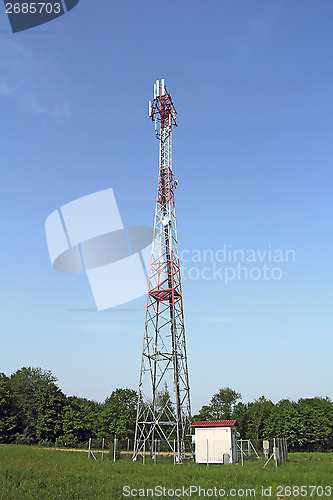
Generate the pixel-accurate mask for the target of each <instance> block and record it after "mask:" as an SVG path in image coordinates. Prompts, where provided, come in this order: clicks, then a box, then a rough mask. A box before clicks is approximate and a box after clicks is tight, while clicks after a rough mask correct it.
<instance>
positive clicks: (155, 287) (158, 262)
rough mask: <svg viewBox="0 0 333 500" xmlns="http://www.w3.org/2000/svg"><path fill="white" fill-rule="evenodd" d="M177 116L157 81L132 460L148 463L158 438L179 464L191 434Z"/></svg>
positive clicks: (151, 106) (151, 112) (151, 110)
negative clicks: (175, 154) (175, 164)
mask: <svg viewBox="0 0 333 500" xmlns="http://www.w3.org/2000/svg"><path fill="white" fill-rule="evenodd" d="M176 114H177V112H176V110H175V107H174V105H173V102H172V99H171V96H170V94H169V92H168V91H167V89H166V86H165V83H164V80H161V84H160V82H159V80H157V81H156V83H155V84H154V99H153V100H152V101H149V117H150V118H151V120H152V121H153V122H154V123H155V134H156V137H157V139H158V141H159V177H158V187H157V199H156V209H155V221H154V236H153V243H152V254H151V264H150V275H149V287H148V297H147V310H146V322H145V333H144V339H143V350H142V362H141V373H140V382H139V397H138V407H137V417H136V426H135V440H134V454H133V460H136V459H137V457H138V455H143V454H144V453H145V452H146V451H149V452H150V456H151V457H152V458H153V457H154V454H155V453H156V444H157V440H160V439H162V440H165V441H166V442H167V444H168V447H169V449H170V450H171V451H173V452H174V453H175V455H176V461H177V462H178V463H180V462H181V461H182V460H183V458H184V456H185V441H186V436H187V435H189V434H190V423H191V422H190V420H191V405H190V386H189V377H188V370H187V356H186V343H185V328H184V314H183V299H182V289H181V279H180V267H179V255H178V240H177V229H176V211H175V197H174V190H175V187H176V185H177V181H176V180H175V178H174V175H173V173H172V127H173V126H177V122H176Z"/></svg>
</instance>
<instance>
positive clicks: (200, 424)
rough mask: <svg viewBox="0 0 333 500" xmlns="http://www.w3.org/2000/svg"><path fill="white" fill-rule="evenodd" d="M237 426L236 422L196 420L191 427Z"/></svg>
mask: <svg viewBox="0 0 333 500" xmlns="http://www.w3.org/2000/svg"><path fill="white" fill-rule="evenodd" d="M235 425H238V422H237V420H204V421H200V420H196V421H195V422H193V424H192V425H191V427H234V426H235Z"/></svg>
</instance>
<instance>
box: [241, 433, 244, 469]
mask: <svg viewBox="0 0 333 500" xmlns="http://www.w3.org/2000/svg"><path fill="white" fill-rule="evenodd" d="M241 457H242V467H243V465H244V457H243V439H241Z"/></svg>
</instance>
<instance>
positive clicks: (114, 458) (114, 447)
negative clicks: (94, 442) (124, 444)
mask: <svg viewBox="0 0 333 500" xmlns="http://www.w3.org/2000/svg"><path fill="white" fill-rule="evenodd" d="M116 446H117V438H114V441H113V461H114V462H115V461H116Z"/></svg>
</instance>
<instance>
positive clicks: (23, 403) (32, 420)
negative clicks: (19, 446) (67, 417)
mask: <svg viewBox="0 0 333 500" xmlns="http://www.w3.org/2000/svg"><path fill="white" fill-rule="evenodd" d="M56 381H57V379H56V377H54V376H53V375H52V373H51V372H50V371H49V370H42V369H41V368H32V367H30V366H29V367H25V368H22V369H21V370H17V371H16V372H15V373H13V374H12V375H11V377H10V387H11V390H12V391H13V394H14V398H15V401H16V405H17V407H18V408H19V410H20V417H21V427H22V433H21V435H20V440H21V442H22V443H27V444H28V443H32V442H35V441H36V440H38V435H40V433H41V431H40V425H39V420H40V418H41V419H43V414H42V412H43V402H42V400H43V392H44V391H45V392H47V391H48V387H49V386H50V385H53V386H54V387H56V386H55V382H56ZM46 398H47V396H46ZM44 403H45V402H44Z"/></svg>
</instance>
